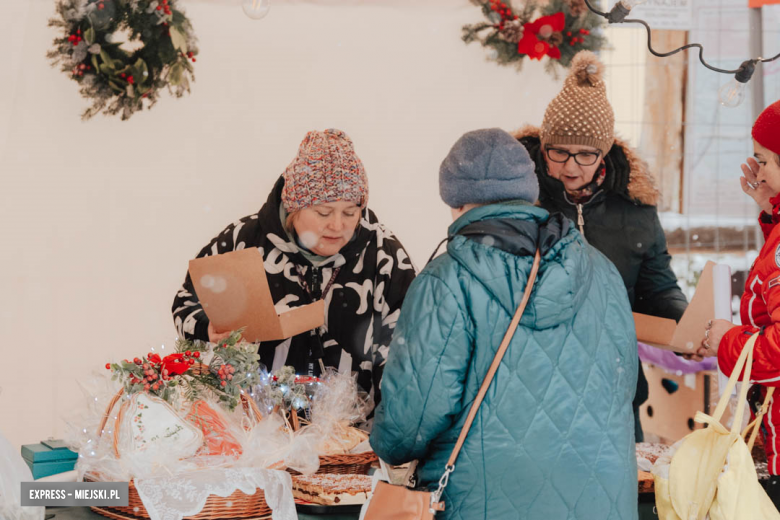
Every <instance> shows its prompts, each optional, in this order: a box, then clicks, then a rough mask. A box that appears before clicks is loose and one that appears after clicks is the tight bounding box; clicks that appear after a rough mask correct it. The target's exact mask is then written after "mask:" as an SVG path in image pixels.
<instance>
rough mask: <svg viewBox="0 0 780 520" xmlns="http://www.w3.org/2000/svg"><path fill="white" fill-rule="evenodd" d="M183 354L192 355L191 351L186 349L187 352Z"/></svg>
mask: <svg viewBox="0 0 780 520" xmlns="http://www.w3.org/2000/svg"><path fill="white" fill-rule="evenodd" d="M184 355H185V356H187V357H190V356H191V355H192V352H191V351H189V350H188V351H187V352H185V353H184Z"/></svg>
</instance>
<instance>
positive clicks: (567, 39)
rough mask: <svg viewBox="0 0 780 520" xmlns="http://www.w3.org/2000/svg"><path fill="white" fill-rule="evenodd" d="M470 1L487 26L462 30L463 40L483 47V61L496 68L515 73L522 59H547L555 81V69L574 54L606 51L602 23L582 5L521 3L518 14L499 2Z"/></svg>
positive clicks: (577, 1)
mask: <svg viewBox="0 0 780 520" xmlns="http://www.w3.org/2000/svg"><path fill="white" fill-rule="evenodd" d="M507 1H508V2H511V0H507ZM471 2H472V3H473V4H475V5H478V6H480V7H481V8H482V13H483V14H484V15H485V17H486V18H487V19H488V21H487V22H480V23H476V24H470V25H465V26H464V27H463V41H464V42H465V43H467V44H469V43H471V42H474V41H478V42H480V43H481V44H482V46H483V47H489V48H490V51H489V55H488V56H489V58H490V59H492V60H494V61H496V62H497V63H498V64H499V65H510V64H512V65H515V66H516V67H517V68H518V70H519V69H520V68H521V67H522V64H523V59H524V58H526V57H528V58H530V59H532V60H541V59H542V58H543V57H545V56H547V57H549V58H550V59H549V60H548V62H547V64H546V70H547V72H549V73H550V74H552V75H554V76H557V73H558V67H559V66H562V67H565V68H568V67H569V66H570V64H571V60H572V58H574V55H575V54H577V53H578V52H580V51H585V50H587V51H594V52H597V51H599V50H601V49H604V48H606V47H607V39H606V38H605V37H604V36H603V34H602V29H603V27H604V25H605V22H604V19H603V18H601V17H599V16H597V15H595V14H594V13H592V12H591V11H590V10H588V8H587V6H586V5H585V1H584V0H549V1H541V0H526V1H524V2H523V5H522V7H520V8H518V9H515V8H513V7H512V6H511V5H509V4H507V3H506V2H504V1H503V0H471ZM537 13H539V17H538V18H534V16H535V15H536V14H537Z"/></svg>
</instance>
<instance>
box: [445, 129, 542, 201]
mask: <svg viewBox="0 0 780 520" xmlns="http://www.w3.org/2000/svg"><path fill="white" fill-rule="evenodd" d="M534 168H535V166H534V162H533V161H532V160H531V157H530V156H529V155H528V152H527V151H526V149H525V147H524V146H523V145H522V144H520V143H519V142H518V141H517V139H515V138H514V137H512V136H511V135H509V134H508V133H507V132H505V131H503V130H501V129H498V128H489V129H485V130H474V131H473V132H468V133H466V134H464V135H463V136H462V137H461V138H460V139H458V141H457V142H456V143H455V145H454V146H453V147H452V150H450V153H449V154H448V155H447V158H446V159H444V162H442V163H441V168H440V169H439V193H440V194H441V198H442V200H443V201H444V202H445V203H446V204H447V205H448V206H449V207H451V208H460V207H462V206H465V205H466V204H489V203H492V202H499V201H505V200H516V199H521V200H524V201H527V202H531V203H534V202H536V199H538V198H539V182H538V181H537V179H536V173H535V172H534Z"/></svg>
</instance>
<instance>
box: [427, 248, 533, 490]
mask: <svg viewBox="0 0 780 520" xmlns="http://www.w3.org/2000/svg"><path fill="white" fill-rule="evenodd" d="M540 262H541V253H540V252H539V249H537V250H536V254H535V255H534V263H533V267H531V274H530V275H529V276H528V283H527V284H526V286H525V292H524V293H523V299H522V300H521V301H520V305H519V306H518V307H517V310H516V311H515V315H514V317H513V318H512V322H511V323H510V324H509V328H508V329H507V331H506V334H504V339H503V340H502V341H501V345H500V346H499V347H498V351H496V355H495V357H494V358H493V363H491V365H490V370H488V373H487V376H486V377H485V380H484V381H482V386H480V388H479V393H478V394H477V397H476V399H474V402H473V403H472V404H471V409H470V410H469V414H468V416H467V417H466V423H465V424H464V425H463V428H462V429H461V430H460V436H459V437H458V442H456V443H455V448H454V449H453V450H452V454H451V455H450V459H449V460H448V461H447V467H446V468H445V472H444V475H443V476H442V478H441V480H440V481H439V489H438V490H437V491H435V492H434V493H433V496H432V500H431V502H432V503H433V502H438V501H439V498H441V494H442V492H443V491H444V488H445V487H447V482H448V480H449V476H450V473H452V472H453V471H454V470H455V461H456V460H457V459H458V455H459V454H460V450H461V448H463V443H464V442H466V437H467V436H468V434H469V430H470V429H471V425H472V424H473V423H474V419H475V418H476V416H477V410H479V406H480V405H481V404H482V401H483V400H484V399H485V395H486V394H487V391H488V388H489V387H490V383H492V382H493V378H494V377H495V375H496V372H497V371H498V367H499V365H501V360H502V359H503V357H504V354H505V353H506V351H507V349H508V348H509V343H510V342H511V341H512V336H514V334H515V331H516V330H517V326H518V325H519V324H520V318H522V317H523V312H525V307H526V305H528V300H529V299H530V298H531V292H532V291H533V288H534V282H535V281H536V274H537V272H538V271H539V264H540Z"/></svg>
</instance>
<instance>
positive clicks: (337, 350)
mask: <svg viewBox="0 0 780 520" xmlns="http://www.w3.org/2000/svg"><path fill="white" fill-rule="evenodd" d="M367 201H368V180H367V178H366V174H365V170H364V168H363V164H362V163H361V161H360V159H359V158H358V157H357V155H356V154H355V151H354V147H353V145H352V141H351V140H350V139H349V137H347V135H346V134H344V133H343V132H341V131H339V130H333V129H331V130H325V131H324V132H309V133H308V134H307V135H306V137H305V139H304V140H303V142H302V143H301V145H300V149H299V151H298V155H297V157H296V158H295V159H294V160H293V162H292V163H291V164H290V166H288V167H287V170H285V172H284V174H283V175H282V177H280V178H279V180H278V181H277V182H276V184H275V186H274V188H273V190H272V191H271V194H270V196H269V197H268V200H267V201H266V203H265V205H264V206H263V207H262V209H261V210H260V211H259V212H258V213H256V214H254V215H249V216H247V217H244V218H242V219H240V220H239V221H238V222H234V223H232V224H230V225H229V226H228V227H227V228H225V230H224V231H222V232H221V233H220V234H219V235H217V236H216V237H215V238H214V239H212V240H211V242H209V244H208V245H207V246H206V247H204V248H203V249H202V250H201V252H200V253H199V254H198V258H200V257H204V256H209V255H215V254H221V253H226V252H229V251H236V250H240V249H246V248H249V247H257V248H259V249H260V252H261V253H262V255H263V258H264V260H265V270H266V274H267V276H268V285H269V287H270V289H271V295H272V296H273V299H274V302H275V304H276V307H277V310H279V311H283V310H285V309H288V308H293V307H298V306H301V305H305V304H308V303H311V302H312V301H316V300H319V299H323V300H325V325H324V326H322V327H320V328H319V329H317V330H314V331H310V332H306V333H303V334H299V335H297V336H294V337H292V338H290V339H287V340H284V341H269V342H263V343H261V344H260V345H259V353H260V360H261V362H262V363H264V364H265V365H266V366H267V367H269V368H278V367H280V366H282V365H291V366H293V367H295V369H296V371H297V373H299V374H309V375H319V373H320V363H319V360H320V359H321V360H322V361H323V363H324V365H325V366H329V367H336V368H339V369H340V370H341V371H344V370H351V371H352V372H357V374H358V379H357V381H358V384H359V385H360V387H361V388H362V389H363V390H365V391H366V392H368V393H369V394H372V395H373V397H374V401H375V402H376V403H378V402H379V400H380V395H379V383H380V380H381V377H382V370H383V368H384V364H385V360H386V359H387V349H388V346H389V345H390V340H391V339H392V335H393V330H394V329H395V324H396V321H397V319H398V315H399V313H400V310H401V303H402V302H403V299H404V296H405V295H406V290H407V288H408V287H409V284H411V282H412V280H413V279H414V277H415V269H414V266H413V265H412V263H411V260H410V259H409V256H408V255H407V253H406V251H405V250H404V248H403V246H402V245H401V243H400V242H399V241H398V240H397V239H396V238H395V236H394V235H393V234H392V233H391V232H390V231H388V230H387V229H385V228H384V226H382V224H380V223H379V221H378V219H377V217H376V215H374V213H373V212H372V211H371V210H369V209H368V208H367V207H366V203H367ZM173 318H174V322H175V325H176V328H177V330H178V332H179V336H181V337H185V338H188V339H199V340H203V341H211V342H218V341H219V340H220V339H222V338H224V337H226V336H227V335H228V334H229V331H216V330H214V327H213V326H212V325H211V324H210V323H209V319H208V317H207V316H206V314H205V313H204V312H203V309H202V307H201V304H200V302H199V301H198V297H197V295H196V294H195V291H194V289H193V285H192V280H191V279H190V276H189V274H188V275H187V278H186V279H185V281H184V285H183V286H182V288H181V289H180V290H179V291H178V293H177V294H176V298H175V300H174V303H173Z"/></svg>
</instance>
